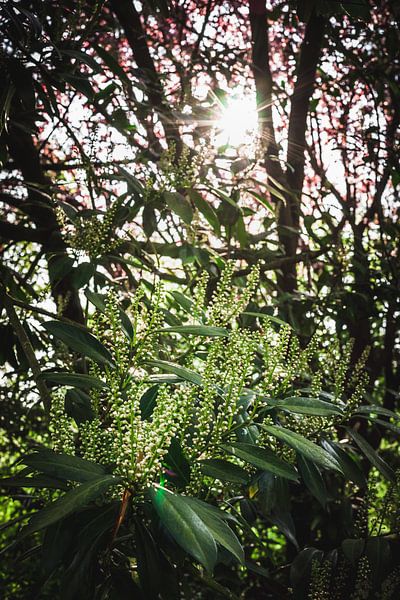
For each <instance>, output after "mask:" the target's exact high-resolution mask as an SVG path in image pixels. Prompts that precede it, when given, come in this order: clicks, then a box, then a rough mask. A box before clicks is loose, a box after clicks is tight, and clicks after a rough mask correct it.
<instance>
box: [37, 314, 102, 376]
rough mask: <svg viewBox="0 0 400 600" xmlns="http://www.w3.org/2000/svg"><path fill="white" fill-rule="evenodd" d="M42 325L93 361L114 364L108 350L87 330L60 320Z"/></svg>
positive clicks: (72, 348)
mask: <svg viewBox="0 0 400 600" xmlns="http://www.w3.org/2000/svg"><path fill="white" fill-rule="evenodd" d="M43 327H44V328H45V329H46V330H47V331H48V332H49V333H51V334H52V335H54V336H55V337H56V338H58V339H59V340H61V341H62V342H64V344H66V345H67V346H68V347H69V348H71V350H74V351H75V352H79V353H80V354H84V355H85V356H87V357H88V358H91V359H92V360H94V361H95V362H98V363H102V364H103V363H106V364H109V365H111V366H114V365H113V359H112V356H111V354H110V352H109V351H108V350H107V348H105V347H104V346H103V344H102V343H101V342H99V340H98V339H97V338H95V337H94V335H92V334H91V333H89V331H85V330H84V329H82V328H80V327H75V325H70V324H69V323H61V322H60V321H48V322H47V323H43Z"/></svg>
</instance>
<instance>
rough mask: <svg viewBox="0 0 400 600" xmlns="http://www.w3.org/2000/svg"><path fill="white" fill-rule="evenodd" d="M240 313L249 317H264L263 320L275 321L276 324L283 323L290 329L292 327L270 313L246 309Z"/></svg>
mask: <svg viewBox="0 0 400 600" xmlns="http://www.w3.org/2000/svg"><path fill="white" fill-rule="evenodd" d="M241 314H242V315H248V316H249V317H256V318H257V319H264V320H265V321H272V322H273V323H277V324H278V325H283V326H285V327H290V329H292V327H291V326H290V324H289V323H285V321H282V319H279V318H278V317H273V316H272V315H267V314H266V313H259V312H253V311H249V310H246V311H244V312H242V313H241Z"/></svg>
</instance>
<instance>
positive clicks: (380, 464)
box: [346, 428, 395, 481]
mask: <svg viewBox="0 0 400 600" xmlns="http://www.w3.org/2000/svg"><path fill="white" fill-rule="evenodd" d="M346 431H347V432H348V433H349V435H351V437H352V438H353V440H354V441H355V443H356V444H357V446H358V447H359V448H360V450H361V452H362V453H363V454H365V456H366V457H367V458H368V460H369V461H370V463H371V464H372V465H374V467H376V468H377V469H378V471H379V472H380V473H382V475H383V476H384V477H386V479H389V481H394V478H395V474H394V471H393V469H392V468H391V467H390V466H389V465H388V464H387V463H386V462H385V461H384V460H383V458H381V457H380V456H379V455H378V454H377V453H376V452H375V450H374V449H373V447H372V446H371V445H370V444H369V443H368V442H367V441H366V440H364V438H363V437H362V436H361V435H360V434H359V433H357V432H356V431H353V430H352V429H350V428H346Z"/></svg>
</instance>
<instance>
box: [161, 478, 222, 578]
mask: <svg viewBox="0 0 400 600" xmlns="http://www.w3.org/2000/svg"><path fill="white" fill-rule="evenodd" d="M150 497H151V500H152V502H153V505H154V508H155V509H156V511H157V513H158V516H159V517H160V519H161V521H162V523H163V524H164V525H165V527H166V528H167V529H168V531H169V532H170V534H171V535H172V537H173V538H174V539H175V541H176V542H177V543H178V544H179V545H180V546H181V547H182V548H183V549H184V550H185V551H186V552H187V553H188V554H190V555H191V556H193V557H194V558H195V559H196V560H198V561H199V562H200V563H201V564H202V565H203V566H204V567H205V568H206V569H207V571H209V572H211V571H212V570H213V568H214V565H215V563H216V561H217V547H216V544H215V541H214V538H213V537H212V535H211V533H210V531H209V529H208V528H207V527H206V525H205V523H204V521H203V520H202V519H201V518H200V517H199V516H198V514H197V513H196V512H195V511H194V510H193V508H192V507H191V506H190V505H189V503H188V502H187V501H186V499H185V498H184V497H183V496H178V495H177V494H172V493H171V492H169V491H167V490H165V489H162V488H157V489H156V488H151V489H150Z"/></svg>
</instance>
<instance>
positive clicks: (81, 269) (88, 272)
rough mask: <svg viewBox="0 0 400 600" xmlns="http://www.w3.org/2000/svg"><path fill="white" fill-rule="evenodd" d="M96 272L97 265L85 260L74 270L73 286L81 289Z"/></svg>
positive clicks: (72, 274)
mask: <svg viewBox="0 0 400 600" xmlns="http://www.w3.org/2000/svg"><path fill="white" fill-rule="evenodd" d="M95 272H96V267H95V265H94V264H93V263H91V262H83V263H81V264H80V265H78V266H77V267H75V268H74V269H73V270H72V273H71V283H72V285H73V287H74V288H75V289H77V290H80V289H81V288H82V287H83V286H84V285H86V284H87V283H88V282H89V280H90V279H91V278H92V277H93V275H94V274H95Z"/></svg>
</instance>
